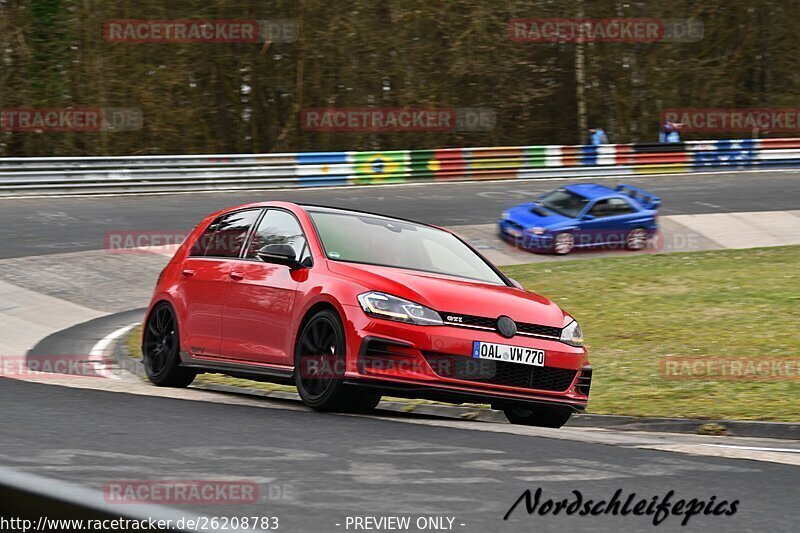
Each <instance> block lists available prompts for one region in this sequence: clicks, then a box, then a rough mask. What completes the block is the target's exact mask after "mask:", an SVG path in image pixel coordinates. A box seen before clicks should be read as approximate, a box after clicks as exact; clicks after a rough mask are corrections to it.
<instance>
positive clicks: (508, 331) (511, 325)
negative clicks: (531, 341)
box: [497, 315, 517, 339]
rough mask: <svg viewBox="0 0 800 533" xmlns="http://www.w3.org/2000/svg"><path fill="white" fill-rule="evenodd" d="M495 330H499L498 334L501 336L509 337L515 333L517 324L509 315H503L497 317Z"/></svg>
mask: <svg viewBox="0 0 800 533" xmlns="http://www.w3.org/2000/svg"><path fill="white" fill-rule="evenodd" d="M497 331H499V332H500V335H502V336H503V337H505V338H507V339H510V338H511V337H513V336H514V335H516V334H517V324H516V323H515V322H514V321H513V320H511V319H510V318H509V317H507V316H505V315H503V316H501V317H500V318H498V319H497Z"/></svg>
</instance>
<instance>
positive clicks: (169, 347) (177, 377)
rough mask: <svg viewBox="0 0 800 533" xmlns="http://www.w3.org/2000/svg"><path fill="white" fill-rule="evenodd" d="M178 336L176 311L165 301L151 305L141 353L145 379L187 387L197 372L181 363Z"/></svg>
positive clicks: (156, 382)
mask: <svg viewBox="0 0 800 533" xmlns="http://www.w3.org/2000/svg"><path fill="white" fill-rule="evenodd" d="M179 352H180V336H179V335H178V321H177V319H176V318H175V311H173V310H172V306H170V305H169V304H168V303H167V302H161V303H159V304H158V305H156V306H155V307H154V308H153V311H152V312H151V313H150V316H149V317H147V322H146V323H145V331H144V337H143V339H142V357H143V359H144V361H143V362H144V369H145V372H146V373H147V377H148V379H149V380H150V381H151V382H152V383H154V384H156V385H159V386H162V387H188V386H189V385H190V384H191V383H192V381H194V378H195V376H196V375H197V372H196V371H194V370H192V369H189V368H182V367H181V366H180V353H179Z"/></svg>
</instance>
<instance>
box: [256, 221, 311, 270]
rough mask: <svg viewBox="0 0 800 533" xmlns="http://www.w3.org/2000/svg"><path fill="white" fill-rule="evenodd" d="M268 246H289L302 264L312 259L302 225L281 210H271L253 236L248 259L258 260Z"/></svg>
mask: <svg viewBox="0 0 800 533" xmlns="http://www.w3.org/2000/svg"><path fill="white" fill-rule="evenodd" d="M268 244H287V245H289V246H291V247H292V249H293V250H294V257H295V259H297V260H298V261H300V262H302V261H303V260H305V259H306V258H308V257H311V252H310V251H309V249H308V242H307V241H306V237H305V235H304V234H303V229H302V228H301V227H300V223H299V222H298V221H297V219H296V218H295V217H294V215H292V214H291V213H288V212H286V211H282V210H280V209H270V210H268V211H267V214H265V215H264V218H262V219H261V222H260V223H259V224H258V228H257V229H256V231H255V233H254V234H253V239H252V240H251V241H250V245H249V246H248V247H247V255H246V257H247V258H249V259H258V255H257V253H258V251H259V250H260V249H261V248H263V247H264V246H267V245H268Z"/></svg>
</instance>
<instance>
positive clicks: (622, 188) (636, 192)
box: [614, 183, 661, 209]
mask: <svg viewBox="0 0 800 533" xmlns="http://www.w3.org/2000/svg"><path fill="white" fill-rule="evenodd" d="M614 190H615V191H617V192H621V193H622V194H625V195H627V196H630V197H631V198H633V199H634V200H636V201H637V202H639V203H640V204H642V206H643V207H644V208H645V209H658V208H659V207H660V206H661V198H659V197H658V196H656V195H654V194H650V193H649V192H647V191H645V190H643V189H640V188H638V187H634V186H633V185H627V184H625V183H621V184H620V185H617V187H616V188H615V189H614Z"/></svg>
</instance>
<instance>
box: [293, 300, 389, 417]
mask: <svg viewBox="0 0 800 533" xmlns="http://www.w3.org/2000/svg"><path fill="white" fill-rule="evenodd" d="M346 347H347V343H346V342H345V334H344V327H343V326H342V321H341V319H340V318H339V315H338V314H337V313H335V312H334V311H332V310H329V309H325V310H322V311H319V312H318V313H316V314H315V315H313V316H312V317H311V318H310V319H309V320H308V321H307V322H306V323H305V324H304V325H303V327H302V328H301V330H300V334H299V335H298V336H297V341H296V342H295V350H294V352H295V359H294V360H295V371H294V381H295V384H296V385H297V392H298V394H300V399H301V400H303V403H305V404H306V405H307V406H309V407H311V408H312V409H316V410H318V411H339V412H348V413H363V412H368V411H371V410H372V409H374V408H375V406H377V405H378V402H380V400H381V396H380V394H378V393H374V392H369V391H362V390H358V389H356V388H355V387H352V386H347V385H345V384H344V379H343V377H344V372H345V365H346V361H347V359H346V357H347V355H346Z"/></svg>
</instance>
